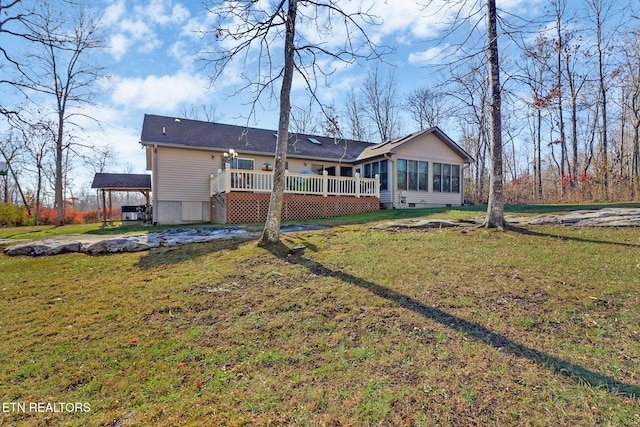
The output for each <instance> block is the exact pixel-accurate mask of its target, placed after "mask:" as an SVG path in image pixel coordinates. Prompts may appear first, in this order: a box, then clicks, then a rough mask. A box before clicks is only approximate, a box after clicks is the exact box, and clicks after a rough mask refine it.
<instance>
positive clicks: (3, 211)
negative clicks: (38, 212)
mask: <svg viewBox="0 0 640 427" xmlns="http://www.w3.org/2000/svg"><path fill="white" fill-rule="evenodd" d="M26 218H27V210H26V209H25V208H23V207H21V206H16V205H14V204H13V203H0V227H14V226H17V225H23V223H24V221H25V220H26Z"/></svg>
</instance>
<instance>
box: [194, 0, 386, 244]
mask: <svg viewBox="0 0 640 427" xmlns="http://www.w3.org/2000/svg"><path fill="white" fill-rule="evenodd" d="M209 11H210V13H212V14H213V15H214V16H215V17H216V18H217V19H218V22H217V25H216V26H215V27H214V28H213V29H212V30H211V31H209V32H208V33H207V34H209V35H212V36H213V37H214V40H215V42H214V47H215V48H214V49H213V50H211V51H208V52H203V53H202V55H201V56H202V57H203V59H205V60H208V61H210V63H211V65H213V67H214V72H213V75H212V79H213V80H217V79H219V78H220V77H221V76H222V75H223V74H224V71H225V70H226V69H227V68H228V67H231V66H232V65H236V66H240V67H241V69H242V76H243V77H244V78H245V79H246V80H245V81H246V85H245V86H243V87H242V89H253V91H254V99H255V100H256V101H255V102H254V103H253V104H252V111H251V115H253V114H254V112H255V107H256V105H257V102H258V100H259V99H260V98H261V96H262V95H265V94H266V95H271V96H272V97H276V98H279V112H280V116H279V122H278V135H277V142H276V153H275V164H274V181H273V191H272V193H271V198H270V200H269V211H268V213H267V219H266V222H265V227H264V230H263V233H262V238H261V239H260V242H259V245H261V246H270V245H275V244H277V243H279V241H280V222H281V215H282V203H283V197H284V196H283V193H284V172H285V163H286V157H287V145H288V140H289V122H290V113H291V88H292V83H293V77H294V73H297V74H296V75H297V76H298V77H300V78H301V79H302V81H303V82H304V86H305V87H306V89H307V91H308V93H309V95H310V96H311V98H312V99H314V100H315V101H316V102H317V104H318V105H319V107H320V109H321V110H322V111H323V112H324V111H325V110H324V105H323V103H322V102H320V100H319V98H318V96H317V91H316V89H317V87H318V84H319V83H320V82H321V81H322V80H323V79H326V78H328V75H329V74H330V73H331V72H332V71H333V69H331V70H327V69H323V68H322V62H321V61H319V60H318V59H319V58H320V57H322V56H329V57H331V58H332V59H334V60H338V61H343V62H348V63H352V62H354V61H356V60H357V59H358V58H371V57H379V55H380V50H379V48H378V46H376V45H375V44H374V43H373V42H372V41H371V40H370V39H369V38H368V37H367V34H366V31H365V28H366V26H367V25H369V24H376V23H377V19H376V18H375V17H373V16H372V15H370V14H369V13H368V12H367V11H366V10H362V9H358V10H357V11H355V12H347V11H345V10H344V9H342V8H341V7H340V5H339V2H338V1H337V0H325V1H311V0H289V1H286V0H277V1H275V2H268V3H263V2H256V1H254V0H239V1H234V2H224V3H222V4H214V5H213V6H212V7H211V8H210V10H209ZM321 12H322V13H321ZM299 24H301V25H299ZM334 27H335V28H336V30H337V29H338V28H340V29H341V30H343V31H344V34H346V35H347V36H346V38H345V37H344V34H343V36H342V37H341V38H340V39H337V38H335V37H333V34H334V30H333V28H334ZM318 35H320V36H321V37H322V38H323V39H324V40H328V41H326V42H323V43H318V42H314V41H313V40H312V38H313V37H317V36H318ZM356 39H357V43H355V42H356ZM283 40H284V46H283V45H282V41H283ZM277 52H280V53H279V54H277ZM280 55H282V56H280ZM249 58H251V59H252V60H255V62H251V61H250V60H249ZM278 83H279V84H280V91H279V95H277V96H276V94H275V91H274V87H275V86H276V85H277V84H278ZM242 89H241V90H242Z"/></svg>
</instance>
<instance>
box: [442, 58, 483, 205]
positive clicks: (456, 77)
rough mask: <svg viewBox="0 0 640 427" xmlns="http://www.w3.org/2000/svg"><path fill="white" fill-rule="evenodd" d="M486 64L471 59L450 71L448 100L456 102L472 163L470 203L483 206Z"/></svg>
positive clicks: (457, 114)
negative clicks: (450, 85) (449, 98)
mask: <svg viewBox="0 0 640 427" xmlns="http://www.w3.org/2000/svg"><path fill="white" fill-rule="evenodd" d="M486 68H487V66H486V63H484V62H482V61H480V59H479V58H472V59H471V60H470V61H468V62H467V63H466V64H464V65H463V66H457V67H453V68H452V70H451V84H452V88H451V90H450V91H449V96H451V97H452V98H454V99H455V100H456V104H455V105H454V106H453V110H452V111H455V114H456V117H458V121H459V123H460V127H461V131H462V134H463V137H462V143H463V145H464V148H465V150H467V151H468V152H469V153H470V154H471V155H472V156H473V158H474V159H475V162H474V163H473V164H472V165H471V170H470V174H471V175H472V177H473V188H472V189H473V190H474V194H471V196H472V197H471V199H472V200H473V201H474V202H475V203H486V201H487V192H486V185H485V184H486V183H485V181H486V179H487V171H488V163H487V161H488V149H489V84H488V81H487V78H486V75H487V70H486Z"/></svg>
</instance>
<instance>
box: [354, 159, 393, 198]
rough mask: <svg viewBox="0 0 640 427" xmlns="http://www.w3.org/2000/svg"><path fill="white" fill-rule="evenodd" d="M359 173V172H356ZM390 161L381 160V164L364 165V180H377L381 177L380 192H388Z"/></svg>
mask: <svg viewBox="0 0 640 427" xmlns="http://www.w3.org/2000/svg"><path fill="white" fill-rule="evenodd" d="M356 171H357V170H356ZM388 173H389V161H388V160H380V161H379V162H373V163H367V164H365V165H364V175H362V177H363V178H375V176H376V175H380V191H386V190H387V189H388V186H389V176H388V175H387V174H388Z"/></svg>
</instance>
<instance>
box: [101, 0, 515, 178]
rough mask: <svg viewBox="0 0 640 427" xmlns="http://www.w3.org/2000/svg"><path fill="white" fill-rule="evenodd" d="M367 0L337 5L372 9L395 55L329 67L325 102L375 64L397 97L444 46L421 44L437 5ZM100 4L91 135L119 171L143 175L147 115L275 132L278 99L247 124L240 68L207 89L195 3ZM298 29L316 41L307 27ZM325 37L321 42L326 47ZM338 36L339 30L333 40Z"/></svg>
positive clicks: (299, 98) (380, 36)
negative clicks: (185, 116) (100, 65)
mask: <svg viewBox="0 0 640 427" xmlns="http://www.w3.org/2000/svg"><path fill="white" fill-rule="evenodd" d="M367 1H368V0H367ZM367 1H366V0H358V1H351V2H340V6H341V7H346V8H350V9H351V10H355V7H356V6H361V5H364V7H371V9H370V10H371V13H372V14H373V15H375V16H378V17H380V18H382V24H381V25H378V26H371V27H370V28H368V34H369V36H370V37H371V38H372V39H373V40H375V41H376V42H378V43H379V44H384V45H388V46H391V47H393V48H394V49H395V53H394V54H392V55H389V56H387V57H386V58H385V63H384V64H379V63H377V62H376V61H368V62H366V63H360V64H353V65H351V66H346V67H345V66H344V64H328V66H329V67H330V68H331V67H332V65H335V69H336V72H335V73H334V74H333V75H332V76H330V78H329V79H328V81H327V82H326V83H327V84H326V85H325V82H324V81H323V82H322V83H321V85H320V90H319V93H320V97H321V98H322V100H323V101H324V102H328V103H331V102H333V103H335V104H336V106H340V105H341V104H342V103H343V97H344V94H345V93H346V92H347V91H348V90H349V89H350V88H352V87H358V86H359V85H360V84H362V82H363V81H364V79H365V78H366V76H367V72H368V71H371V70H372V69H373V68H375V67H376V65H378V66H379V67H380V68H379V70H380V71H381V73H383V74H385V73H387V72H388V71H389V70H393V72H394V73H395V74H396V79H397V82H398V90H399V92H400V93H404V92H408V91H409V90H411V89H412V88H416V87H419V86H422V85H426V84H428V83H429V81H428V79H429V76H428V72H427V71H426V70H425V68H424V67H425V66H426V65H428V64H429V62H430V61H431V60H433V59H434V58H435V57H436V56H437V54H438V52H439V51H440V50H441V49H443V48H444V47H445V46H446V45H445V44H441V43H436V42H428V41H426V40H428V39H430V38H434V37H436V36H437V34H438V32H439V31H440V30H441V29H442V28H443V25H444V24H443V19H442V17H438V16H437V15H436V16H431V15H434V14H435V12H434V8H429V9H425V8H424V7H421V6H419V5H417V4H416V1H415V0H393V1H388V2H384V1H368V3H369V6H367V4H366V3H367ZM513 3H514V4H517V2H513ZM101 4H102V7H101V8H99V9H98V11H97V12H98V13H100V14H101V15H102V21H103V24H104V28H105V37H106V41H107V45H108V48H107V50H106V52H105V54H104V66H105V67H106V71H107V73H108V74H109V78H108V79H106V80H104V81H101V82H100V85H101V88H100V93H101V96H100V99H99V100H98V101H99V105H97V106H96V107H94V109H95V110H94V112H93V114H94V116H95V117H96V118H98V119H100V121H101V122H102V128H103V129H101V130H99V131H96V133H95V138H98V139H99V140H101V141H102V142H103V143H107V144H110V145H111V146H112V147H114V149H115V150H116V151H117V152H118V154H119V158H120V166H121V167H125V168H126V169H127V170H128V171H130V172H134V173H143V172H144V161H145V160H144V155H143V152H142V150H141V148H140V145H139V144H138V141H139V137H140V131H141V126H142V120H143V116H144V114H145V113H146V114H158V115H168V116H174V115H175V116H179V115H180V113H181V112H184V110H185V107H187V108H189V107H191V106H207V107H209V108H214V109H215V111H216V115H215V121H218V122H223V123H229V124H238V125H249V126H255V127H261V128H269V129H275V128H277V123H278V121H277V117H278V112H277V109H276V106H277V102H269V100H268V99H264V102H262V103H261V106H263V107H264V109H262V108H258V109H257V110H256V111H255V114H254V115H253V117H251V118H250V119H247V115H249V113H250V111H251V107H250V105H249V103H250V102H251V100H252V99H253V97H252V94H251V93H250V92H248V91H245V92H241V93H239V94H237V93H235V91H236V90H237V88H238V84H240V80H239V75H240V70H239V69H238V64H231V65H230V66H229V69H228V70H227V71H226V72H225V73H224V74H223V75H222V76H221V78H219V79H218V80H217V81H216V82H215V84H213V85H212V83H211V79H210V76H211V75H212V74H213V69H212V68H211V67H210V66H208V65H207V64H206V63H205V62H204V61H202V60H199V59H198V52H202V51H203V50H206V49H210V46H207V44H206V43H207V42H210V41H203V39H202V37H201V34H200V30H201V29H205V28H212V26H213V25H214V22H213V18H214V17H213V16H212V15H211V14H208V13H207V11H206V10H205V9H204V7H203V6H202V4H201V2H200V1H185V0H183V1H178V0H109V1H104V0H103V1H102V3H101ZM300 31H303V32H304V31H306V36H307V38H309V39H313V37H314V35H313V34H311V32H310V31H309V29H308V27H302V28H301V29H300ZM315 37H318V35H315ZM323 37H325V38H324V39H322V40H323V42H325V43H326V42H328V43H331V41H327V39H326V37H327V36H323ZM341 37H343V35H342V34H340V32H339V31H338V32H337V34H335V38H336V39H340V38H341ZM423 82H424V84H423ZM278 90H279V87H277V88H276V92H277V91H278ZM307 103H308V95H306V94H305V93H304V92H303V91H302V90H301V83H300V80H299V79H298V80H297V81H294V93H293V104H294V105H299V106H304V105H307ZM117 167H118V166H117V165H116V167H115V168H116V169H117Z"/></svg>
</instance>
